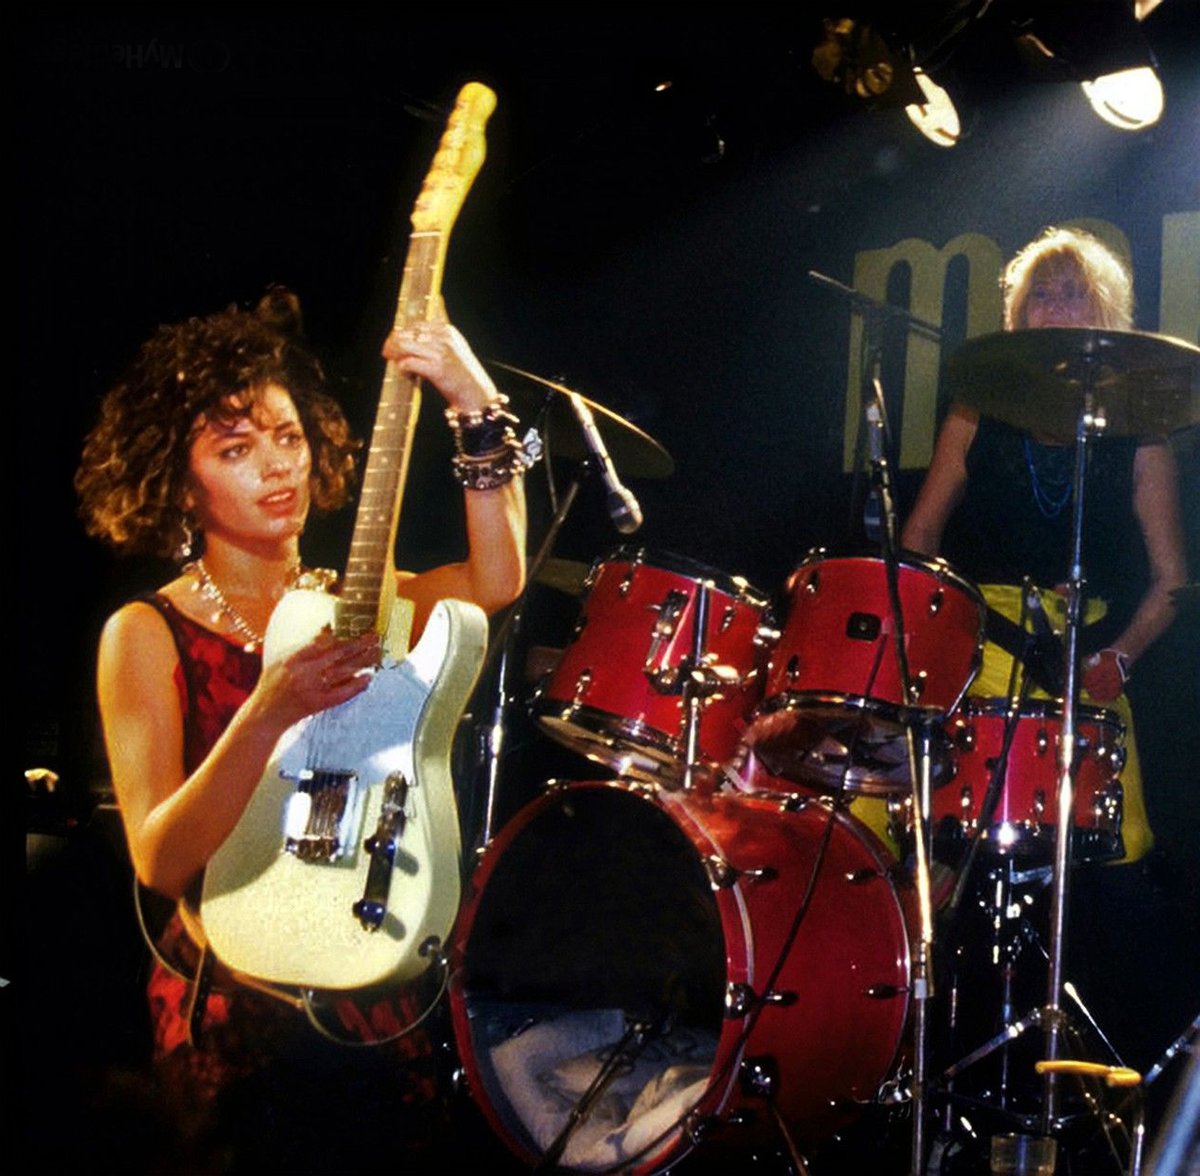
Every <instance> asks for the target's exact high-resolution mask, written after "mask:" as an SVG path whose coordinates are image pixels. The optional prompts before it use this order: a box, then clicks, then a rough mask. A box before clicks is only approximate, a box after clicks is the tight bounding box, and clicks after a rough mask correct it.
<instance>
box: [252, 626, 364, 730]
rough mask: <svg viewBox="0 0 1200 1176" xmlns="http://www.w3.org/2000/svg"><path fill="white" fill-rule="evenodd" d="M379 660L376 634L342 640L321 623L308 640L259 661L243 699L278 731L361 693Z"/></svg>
mask: <svg viewBox="0 0 1200 1176" xmlns="http://www.w3.org/2000/svg"><path fill="white" fill-rule="evenodd" d="M379 659H380V645H379V635H378V634H377V633H375V632H374V631H373V630H372V631H371V632H369V633H366V634H364V635H363V636H361V637H355V638H352V639H351V640H348V641H345V640H339V639H338V638H337V637H335V636H334V635H333V633H332V632H330V630H329V628H328V627H326V628H325V629H323V630H322V631H321V632H320V633H318V634H317V636H316V637H315V638H314V639H313V640H312V641H311V642H309V644H308V645H305V646H303V647H302V648H300V649H298V650H296V651H295V652H294V653H292V654H289V655H288V656H287V657H285V658H282V659H281V660H279V661H276V662H273V663H272V664H270V665H267V666H264V668H263V672H262V676H261V677H260V678H259V680H258V684H257V685H256V686H255V688H254V690H253V692H252V693H251V696H250V698H249V699H248V700H247V702H248V704H249V705H250V708H251V711H252V713H254V714H256V715H257V716H258V717H259V719H260V720H261V721H263V722H265V723H268V724H270V725H271V726H272V729H273V731H274V733H275V734H276V735H282V734H283V732H284V731H286V730H287V729H288V727H290V726H292V724H293V723H297V722H299V721H300V720H301V719H303V718H305V717H306V716H308V715H311V714H315V713H316V712H317V711H322V710H327V709H328V708H329V707H331V706H337V705H339V704H340V703H343V702H347V701H349V700H350V699H351V698H354V697H355V696H356V695H359V694H361V693H362V692H363V691H364V690H366V688H367V687H368V686H369V685H370V683H371V677H372V675H371V673H370V671H371V669H372V668H373V667H375V666H377V665H378V664H379Z"/></svg>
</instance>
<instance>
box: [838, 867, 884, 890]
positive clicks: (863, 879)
mask: <svg viewBox="0 0 1200 1176" xmlns="http://www.w3.org/2000/svg"><path fill="white" fill-rule="evenodd" d="M882 876H883V875H881V874H880V873H879V871H878V870H872V869H871V868H870V866H863V868H862V869H861V870H849V871H847V873H846V881H847V882H849V883H850V885H851V886H862V885H864V884H866V883H867V882H873V881H874V880H875V879H876V878H880V877H882Z"/></svg>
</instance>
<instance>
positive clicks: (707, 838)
mask: <svg viewBox="0 0 1200 1176" xmlns="http://www.w3.org/2000/svg"><path fill="white" fill-rule="evenodd" d="M579 791H585V792H596V793H603V792H610V793H613V794H615V795H624V796H628V797H630V798H632V799H633V800H635V801H639V802H641V803H642V804H645V805H648V806H649V807H650V808H651V809H653V810H654V811H655V812H657V813H659V814H660V815H661V816H662V817H664V818H665V819H666V820H667V821H668V822H669V823H670V824H671V825H673V826H674V828H675V831H676V833H677V834H678V835H679V836H680V837H682V838H683V839H684V840H685V841H686V842H687V843H688V844H689V845H690V847H691V848H692V850H693V852H695V853H696V854H697V864H698V865H699V867H700V869H701V871H702V872H705V873H706V872H707V870H706V868H705V864H704V862H705V859H704V858H703V856H701V853H700V851H701V846H700V845H699V844H698V843H697V842H698V840H699V841H702V842H703V845H704V846H705V847H706V852H708V851H719V850H720V846H719V845H718V844H717V843H716V842H715V841H714V840H713V838H712V836H711V834H710V832H709V830H708V829H707V828H705V827H704V825H703V824H702V823H701V822H700V821H698V820H697V819H696V816H695V813H694V812H693V811H692V810H693V807H694V805H689V804H688V803H686V798H685V797H684V796H683V795H681V794H675V793H671V792H664V791H662V790H661V789H659V788H656V787H654V786H652V785H649V784H647V783H646V782H644V781H640V780H637V779H628V778H618V779H615V780H557V779H556V780H550V781H548V782H547V784H546V786H545V789H544V790H543V792H542V793H541V795H539V796H535V797H534V798H533V799H532V800H530V801H529V802H528V803H527V804H525V805H523V806H522V807H521V808H520V809H518V810H517V812H515V813H514V814H513V815H512V816H511V817H510V818H509V820H508V821H506V822H505V824H504V826H503V827H502V828H501V829H500V831H499V832H498V833H497V834H496V836H495V837H493V839H492V841H491V842H490V843H489V844H488V846H487V847H486V850H487V852H485V854H484V855H483V856H482V857H480V858H479V859H478V864H477V866H476V869H475V871H474V872H473V874H472V876H471V879H470V881H469V882H468V887H469V890H468V894H467V897H466V899H465V900H464V901H463V903H462V904H461V906H460V908H459V915H458V920H457V922H456V924H455V928H454V931H453V933H452V939H451V948H450V960H451V973H450V984H449V1006H450V1019H451V1027H452V1034H453V1037H454V1042H455V1048H456V1049H457V1051H458V1053H459V1056H460V1059H461V1061H462V1064H463V1066H464V1069H465V1070H466V1072H467V1075H468V1078H469V1079H470V1080H471V1082H472V1083H473V1084H478V1085H480V1086H481V1087H482V1088H483V1089H486V1088H487V1082H486V1080H485V1077H484V1075H483V1073H482V1070H481V1067H480V1064H479V1057H478V1055H479V1051H478V1049H477V1048H476V1042H475V1036H474V1033H473V1032H472V1031H471V1022H472V1020H473V1018H472V1013H471V1008H470V997H471V993H470V991H469V988H468V984H469V977H468V976H467V966H466V965H467V949H468V946H469V943H470V933H471V932H472V931H473V930H474V927H475V920H476V918H477V916H478V914H479V907H480V904H481V903H482V901H483V899H484V896H485V894H486V892H487V884H488V883H489V882H490V880H491V876H492V873H493V872H494V871H495V869H496V867H497V864H498V863H499V862H500V861H501V860H502V858H503V856H504V855H503V853H502V852H501V851H502V850H504V849H507V847H508V846H510V845H511V844H512V843H513V842H514V841H515V840H516V839H517V837H519V836H520V835H521V833H522V832H523V831H524V830H525V829H527V828H528V827H529V826H530V825H531V824H532V823H533V821H534V820H535V819H537V818H538V817H539V816H540V815H542V814H543V812H544V811H545V810H546V809H548V808H549V807H550V806H551V805H553V804H554V803H555V801H556V800H557V799H558V798H560V797H561V796H563V795H564V794H567V793H577V792H579ZM730 799H731V801H732V800H733V799H735V798H732V797H731V798H730ZM736 799H745V798H736ZM697 834H698V835H699V837H697ZM707 893H708V895H709V898H710V900H711V902H712V904H713V907H714V909H715V911H716V915H717V921H718V923H719V925H720V929H721V949H722V953H723V954H724V957H725V969H726V970H725V993H726V997H727V996H728V991H729V985H730V982H731V980H732V979H733V977H732V976H731V960H733V959H735V958H739V959H740V960H741V963H742V967H743V969H745V968H747V967H750V966H752V964H753V942H754V940H753V929H752V928H751V927H750V925H749V915H748V912H747V910H746V908H745V906H744V905H743V904H742V903H741V902H740V901H738V900H737V899H736V898H735V897H734V896H733V895H732V894H731V893H729V892H728V891H727V890H726V889H725V888H722V887H716V886H712V885H711V883H710V886H709V888H708V891H707ZM892 897H893V899H894V900H895V902H896V905H897V908H898V909H899V911H900V918H901V921H902V926H906V924H904V923H903V920H904V911H903V908H901V907H900V902H899V899H898V897H897V896H896V894H895V889H894V888H893V894H892ZM738 952H740V956H735V953H738ZM739 978H742V979H744V977H739ZM907 1017H908V1011H907V1009H906V1013H905V1024H907ZM715 1032H716V1036H717V1043H716V1047H715V1049H714V1053H713V1058H712V1062H711V1066H710V1070H709V1075H708V1086H707V1087H706V1089H705V1091H704V1094H703V1096H702V1097H701V1098H700V1099H699V1101H698V1102H697V1103H696V1104H695V1106H694V1107H693V1108H692V1110H691V1112H690V1113H689V1115H688V1117H687V1119H685V1120H683V1121H681V1122H680V1124H679V1126H678V1128H677V1129H676V1130H675V1131H672V1132H671V1134H670V1135H668V1136H667V1137H666V1138H665V1139H663V1140H662V1143H661V1145H660V1146H658V1147H657V1148H656V1149H655V1150H653V1151H651V1152H648V1153H647V1154H646V1155H645V1156H644V1157H643V1158H642V1160H640V1161H639V1162H638V1163H637V1166H636V1167H635V1168H633V1169H632V1171H634V1172H636V1173H649V1172H656V1171H658V1165H659V1164H661V1163H662V1162H663V1161H664V1160H667V1159H670V1160H672V1162H675V1161H678V1160H682V1159H683V1158H684V1157H685V1156H687V1155H688V1154H690V1153H691V1152H692V1151H694V1150H695V1148H696V1145H697V1141H696V1140H695V1139H694V1138H693V1135H692V1132H691V1131H689V1128H688V1124H689V1122H691V1121H693V1120H694V1119H695V1118H696V1117H699V1118H700V1119H704V1118H707V1117H709V1116H710V1115H714V1114H715V1115H718V1116H719V1115H720V1114H721V1113H722V1112H723V1111H724V1109H725V1108H726V1106H727V1105H728V1103H729V1100H730V1098H731V1096H732V1095H733V1093H734V1091H735V1088H736V1085H737V1080H738V1071H739V1066H740V1061H741V1057H738V1058H731V1056H730V1055H731V1050H732V1049H733V1047H734V1046H735V1045H736V1043H737V1040H738V1036H739V1033H740V1025H739V1022H738V1021H737V1020H735V1019H733V1018H730V1017H728V1016H725V1015H722V1016H721V1019H720V1023H719V1025H718V1026H716V1027H715ZM464 1034H465V1036H466V1040H467V1042H468V1043H469V1044H470V1046H471V1049H470V1052H469V1054H468V1053H466V1052H465V1051H464V1050H463V1048H462V1040H461V1035H464ZM902 1043H903V1028H902V1030H901V1033H900V1034H899V1036H898V1039H897V1043H896V1054H897V1056H898V1055H899V1051H900V1048H901V1045H902ZM747 1045H748V1042H743V1043H742V1046H741V1049H740V1051H739V1052H740V1055H741V1056H744V1055H745V1050H746V1046H747ZM726 1063H728V1064H726ZM891 1065H892V1067H894V1066H895V1059H894V1058H893V1060H892V1063H891ZM721 1067H724V1071H723V1072H722V1070H721ZM473 1101H475V1102H476V1104H477V1105H478V1103H479V1099H477V1098H473ZM480 1111H481V1113H482V1114H483V1115H484V1117H485V1118H486V1119H487V1120H488V1122H489V1123H490V1124H491V1125H492V1129H493V1130H494V1131H495V1133H496V1134H497V1135H498V1136H499V1137H500V1138H501V1139H502V1140H503V1141H504V1142H505V1143H506V1145H507V1146H508V1147H509V1148H510V1150H512V1151H514V1152H515V1153H516V1154H518V1155H519V1156H522V1157H524V1158H525V1159H526V1160H533V1161H534V1162H536V1161H538V1160H540V1159H541V1158H543V1155H544V1153H542V1154H538V1153H536V1152H534V1151H531V1150H530V1148H529V1147H528V1146H526V1144H525V1141H524V1139H523V1138H522V1137H521V1135H520V1134H519V1133H518V1132H517V1131H515V1130H514V1128H513V1124H512V1122H511V1118H510V1117H509V1116H505V1115H501V1114H500V1113H499V1111H498V1108H497V1107H496V1106H495V1105H494V1101H493V1100H492V1099H490V1098H489V1099H487V1104H486V1107H480ZM510 1115H511V1111H510ZM522 1130H524V1128H523V1126H522Z"/></svg>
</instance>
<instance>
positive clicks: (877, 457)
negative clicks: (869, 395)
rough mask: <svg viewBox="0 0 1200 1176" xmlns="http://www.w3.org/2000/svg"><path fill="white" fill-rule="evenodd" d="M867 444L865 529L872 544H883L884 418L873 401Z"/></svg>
mask: <svg viewBox="0 0 1200 1176" xmlns="http://www.w3.org/2000/svg"><path fill="white" fill-rule="evenodd" d="M866 413H867V443H868V446H869V452H870V458H871V489H870V490H868V491H867V500H866V502H865V503H864V504H863V529H864V530H865V531H866V533H867V540H868V542H870V543H882V542H883V504H882V503H881V502H880V501H879V485H878V481H879V470H880V467H881V466H882V464H883V416H882V415H881V414H880V412H879V405H878V403H876V402H875V401H874V400H872V401H871V402H870V403H869V404H868V405H867V409H866Z"/></svg>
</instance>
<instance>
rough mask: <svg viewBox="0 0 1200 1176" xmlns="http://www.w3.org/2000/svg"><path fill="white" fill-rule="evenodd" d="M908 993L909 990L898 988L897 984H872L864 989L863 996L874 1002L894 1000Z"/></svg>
mask: <svg viewBox="0 0 1200 1176" xmlns="http://www.w3.org/2000/svg"><path fill="white" fill-rule="evenodd" d="M907 991H908V989H907V988H898V987H897V986H896V985H895V984H871V985H869V986H868V987H866V988H865V989H863V995H864V996H869V997H870V998H871V999H872V1000H892V999H893V998H894V997H897V996H899V995H900V993H902V992H907Z"/></svg>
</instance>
